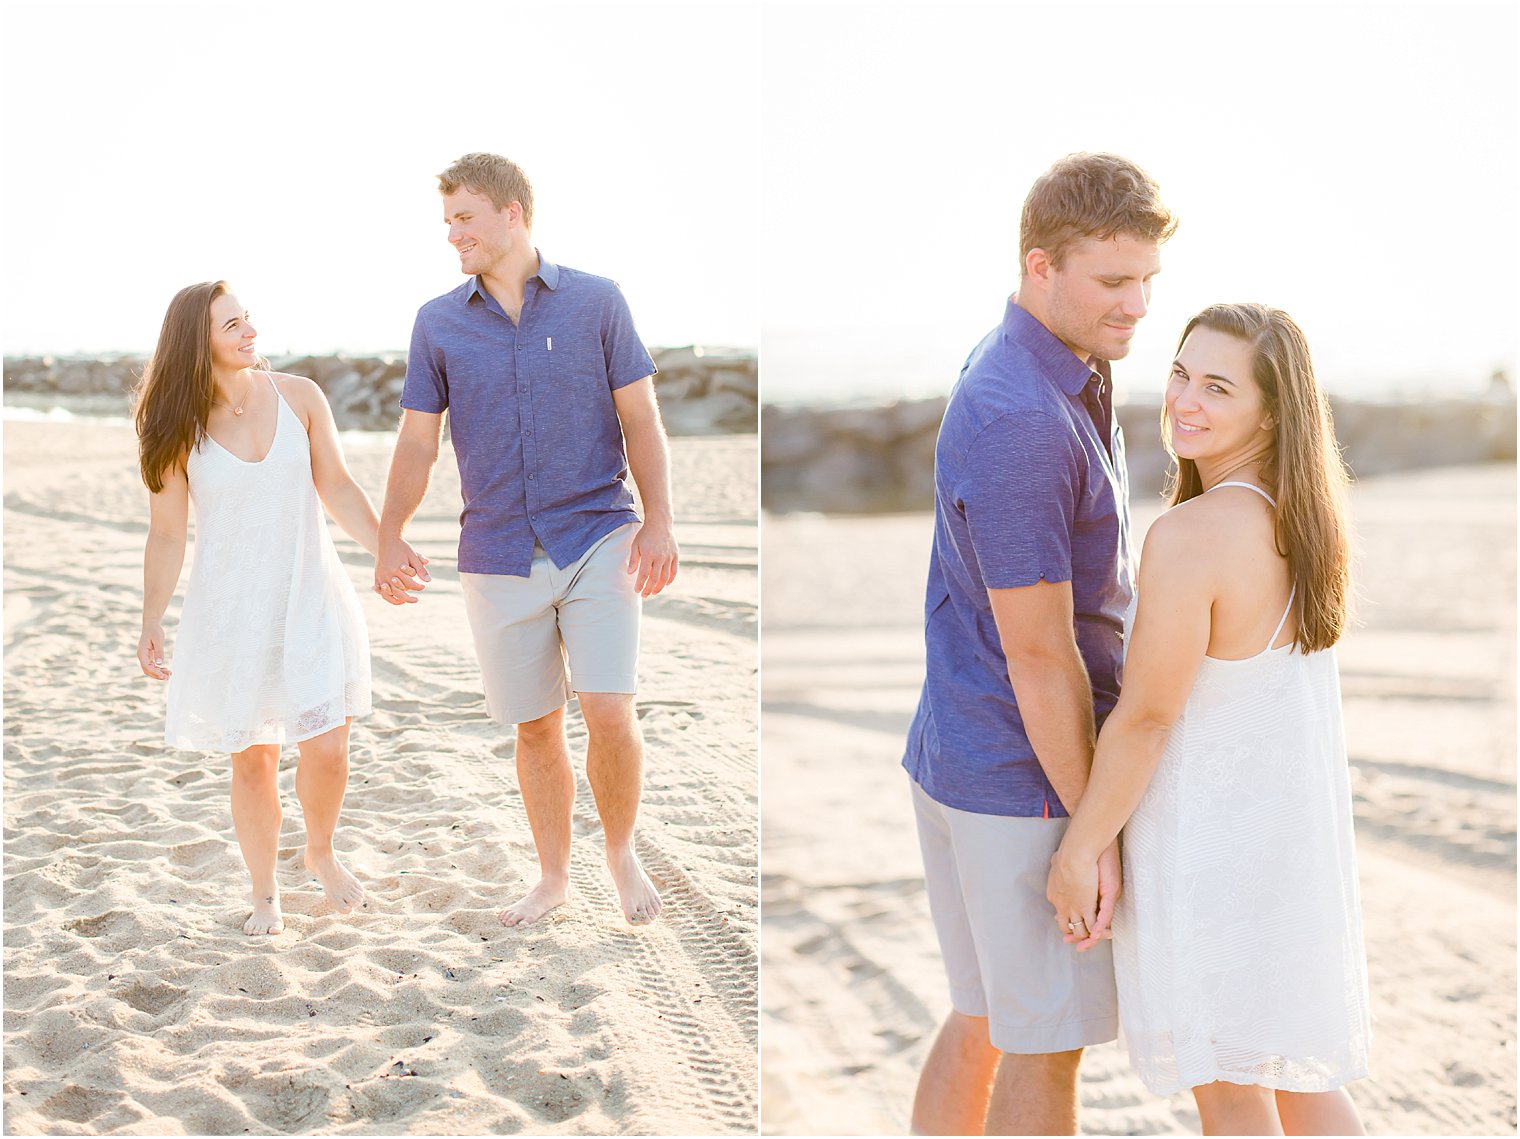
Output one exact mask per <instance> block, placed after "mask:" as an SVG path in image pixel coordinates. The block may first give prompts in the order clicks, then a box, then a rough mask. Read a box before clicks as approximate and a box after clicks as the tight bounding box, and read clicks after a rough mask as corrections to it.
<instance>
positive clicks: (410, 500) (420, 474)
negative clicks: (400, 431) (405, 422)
mask: <svg viewBox="0 0 1520 1139" xmlns="http://www.w3.org/2000/svg"><path fill="white" fill-rule="evenodd" d="M437 461H438V452H437V450H436V449H434V448H424V447H421V446H418V445H416V444H410V443H407V442H404V441H403V442H400V443H397V445H396V453H395V455H394V456H392V458H391V472H390V476H389V478H387V479H386V483H385V506H384V507H383V508H382V509H381V511H380V540H381V541H382V542H383V541H385V540H386V539H388V538H400V537H401V532H402V531H403V530H404V529H406V524H407V523H408V522H410V521H411V520H412V515H414V514H416V513H417V508H418V507H419V506H421V505H422V500H423V499H424V498H425V497H427V489H428V483H429V482H430V481H431V480H432V475H433V465H434V464H435V463H436V462H437Z"/></svg>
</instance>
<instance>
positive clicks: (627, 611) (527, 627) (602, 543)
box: [459, 522, 643, 725]
mask: <svg viewBox="0 0 1520 1139" xmlns="http://www.w3.org/2000/svg"><path fill="white" fill-rule="evenodd" d="M638 527H639V524H638V523H637V522H630V523H629V524H628V525H626V526H620V527H619V528H618V529H616V530H614V531H613V532H612V533H610V534H608V535H607V536H606V537H605V538H602V539H601V540H599V541H598V542H596V543H594V544H593V545H592V547H591V548H590V549H589V550H587V551H586V552H585V553H584V554H582V555H581V556H580V557H579V558H578V559H577V560H576V561H574V562H573V563H571V564H570V565H568V566H566V567H565V568H564V569H559V568H557V567H556V566H555V564H554V563H553V562H552V561H550V560H549V555H548V554H546V553H544V551H543V550H542V549H541V548H539V547H537V546H535V547H534V550H533V565H532V567H531V569H530V570H529V571H528V576H527V577H513V576H511V575H508V574H495V573H461V574H460V575H459V584H460V587H461V590H462V591H463V593H464V607H465V612H466V614H467V615H468V616H469V619H470V632H471V634H472V635H473V636H474V638H475V655H476V657H477V658H478V659H479V660H480V675H481V679H482V680H483V681H484V684H485V692H486V713H487V714H488V715H489V716H490V717H491V719H493V720H495V721H496V722H497V723H498V724H503V725H507V724H521V723H524V722H525V721H528V720H537V719H538V718H539V717H541V716H547V715H548V714H549V713H550V712H553V711H554V710H555V709H556V708H560V707H563V705H564V704H565V702H566V701H567V700H569V699H570V697H571V695H572V693H574V692H637V691H638V666H639V617H640V614H641V611H642V605H643V599H642V598H640V597H639V595H638V593H637V591H635V589H634V587H633V585H634V581H635V575H634V574H631V573H629V572H628V568H627V567H628V553H629V550H630V548H631V547H632V545H633V537H634V535H635V534H636V533H637V532H638ZM567 664H568V670H567V667H566V666H567Z"/></svg>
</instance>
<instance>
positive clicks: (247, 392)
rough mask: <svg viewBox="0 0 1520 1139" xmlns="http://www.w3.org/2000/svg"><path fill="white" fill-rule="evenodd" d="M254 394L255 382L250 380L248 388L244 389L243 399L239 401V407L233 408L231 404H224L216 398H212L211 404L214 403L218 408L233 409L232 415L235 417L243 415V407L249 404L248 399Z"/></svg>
mask: <svg viewBox="0 0 1520 1139" xmlns="http://www.w3.org/2000/svg"><path fill="white" fill-rule="evenodd" d="M252 394H253V380H252V379H251V378H250V379H249V381H248V386H247V387H246V388H244V389H243V398H242V399H240V400H238V401H237V405H236V406H233V405H232V404H230V403H223V402H222V401H221V400H219V399H217V398H216V397H215V396H212V397H211V402H212V403H214V404H216V406H217V407H230V408H232V414H233V415H242V414H243V405H244V404H245V403H247V402H248V397H249V396H251V395H252Z"/></svg>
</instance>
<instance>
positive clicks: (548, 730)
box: [517, 707, 565, 748]
mask: <svg viewBox="0 0 1520 1139" xmlns="http://www.w3.org/2000/svg"><path fill="white" fill-rule="evenodd" d="M564 738H565V709H564V708H563V707H559V708H556V709H554V711H552V712H550V713H549V714H548V715H547V716H540V717H538V719H536V720H524V721H523V722H522V723H520V724H518V725H517V743H518V746H519V747H524V746H526V747H529V748H533V747H543V746H546V745H551V744H555V743H558V742H559V741H560V740H563V739H564Z"/></svg>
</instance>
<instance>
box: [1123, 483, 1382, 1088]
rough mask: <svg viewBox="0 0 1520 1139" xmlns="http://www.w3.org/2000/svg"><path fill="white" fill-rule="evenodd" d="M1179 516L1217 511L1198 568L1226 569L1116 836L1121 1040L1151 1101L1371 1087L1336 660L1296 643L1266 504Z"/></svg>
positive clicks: (1223, 490)
mask: <svg viewBox="0 0 1520 1139" xmlns="http://www.w3.org/2000/svg"><path fill="white" fill-rule="evenodd" d="M1226 495H1229V496H1230V497H1229V498H1226V497H1225V496H1226ZM1247 496H1250V497H1251V498H1254V499H1258V500H1260V509H1257V508H1256V507H1255V506H1254V505H1253V504H1252V503H1250V502H1247V501H1245V499H1246V497H1247ZM1204 499H1209V500H1211V501H1209V502H1205V501H1204ZM1195 504H1196V506H1195ZM1182 508H1193V509H1195V511H1197V512H1198V514H1199V515H1202V513H1203V511H1205V510H1206V511H1207V512H1208V514H1207V517H1195V518H1194V519H1193V521H1194V522H1195V523H1199V522H1207V523H1208V524H1209V526H1210V531H1211V532H1212V533H1214V534H1215V535H1216V541H1214V542H1213V543H1211V545H1210V547H1209V549H1207V550H1206V551H1200V555H1199V573H1200V575H1201V576H1202V575H1209V574H1219V575H1220V576H1219V577H1218V578H1216V579H1215V581H1216V583H1217V588H1216V591H1215V594H1214V597H1215V601H1214V605H1213V608H1212V612H1211V625H1210V637H1209V651H1208V653H1207V655H1206V656H1205V657H1204V659H1203V661H1202V662H1201V664H1200V665H1199V669H1198V673H1197V676H1196V678H1195V680H1194V682H1193V687H1192V690H1191V692H1190V693H1189V694H1188V698H1187V703H1186V706H1185V708H1184V709H1183V712H1182V714H1181V716H1180V717H1178V719H1177V720H1176V722H1175V723H1174V724H1173V726H1172V729H1171V732H1170V734H1169V736H1168V738H1167V742H1166V747H1165V750H1164V752H1163V754H1162V757H1161V761H1160V763H1159V765H1158V767H1157V769H1156V772H1155V775H1154V776H1153V777H1152V779H1151V782H1150V785H1149V787H1148V788H1147V790H1146V792H1145V796H1144V798H1143V799H1142V800H1141V802H1140V805H1139V806H1138V807H1137V808H1136V810H1135V812H1134V814H1133V815H1131V817H1130V820H1129V822H1128V824H1127V825H1126V826H1125V829H1124V857H1125V871H1124V876H1125V892H1124V894H1123V895H1122V896H1121V898H1120V902H1119V908H1118V910H1117V912H1116V913H1115V916H1114V969H1115V974H1116V976H1117V978H1118V981H1119V994H1120V1006H1121V1009H1120V1011H1121V1018H1122V1021H1123V1024H1124V1032H1125V1037H1126V1040H1127V1043H1128V1045H1129V1049H1130V1055H1131V1059H1132V1061H1133V1062H1134V1064H1135V1067H1136V1069H1137V1071H1139V1072H1140V1074H1141V1076H1142V1077H1143V1078H1144V1080H1145V1082H1146V1084H1147V1086H1149V1087H1151V1088H1152V1090H1155V1091H1160V1092H1170V1091H1176V1090H1180V1089H1181V1088H1186V1087H1193V1086H1197V1085H1199V1084H1204V1083H1210V1082H1213V1081H1215V1080H1226V1081H1230V1082H1236V1083H1257V1084H1265V1085H1266V1086H1269V1087H1274V1088H1281V1089H1286V1090H1290V1091H1303V1092H1316V1091H1325V1090H1328V1089H1330V1088H1332V1087H1337V1086H1340V1085H1341V1084H1343V1083H1345V1082H1347V1081H1348V1080H1350V1079H1355V1078H1357V1077H1359V1076H1361V1075H1365V1074H1366V1057H1367V1047H1368V1039H1369V1021H1368V1015H1367V981H1366V966H1365V957H1364V954H1363V949H1362V930H1361V916H1360V915H1361V908H1360V905H1359V904H1358V900H1357V890H1358V886H1357V876H1356V860H1355V852H1354V846H1353V841H1352V820H1351V796H1350V786H1349V781H1348V778H1347V771H1346V753H1345V741H1344V735H1343V731H1342V725H1341V710H1340V683H1339V677H1338V673H1337V670H1336V662H1335V653H1334V651H1333V650H1322V651H1319V652H1313V653H1308V654H1304V653H1301V652H1298V651H1297V649H1296V647H1295V646H1294V644H1293V640H1292V635H1291V634H1292V614H1291V610H1292V607H1293V606H1292V597H1293V593H1294V587H1293V585H1292V584H1291V583H1290V582H1289V581H1288V571H1287V559H1286V558H1283V557H1282V556H1280V555H1278V554H1277V553H1276V550H1275V544H1274V539H1273V537H1272V534H1273V530H1274V526H1273V507H1272V506H1271V505H1270V499H1269V498H1268V497H1267V496H1266V494H1265V492H1263V491H1261V490H1260V489H1259V488H1255V487H1225V484H1220V487H1219V488H1216V489H1215V490H1214V491H1211V492H1210V493H1209V494H1207V495H1204V496H1201V498H1199V499H1194V500H1192V501H1190V502H1189V503H1187V504H1184V507H1182ZM1179 509H1181V508H1179ZM1274 630H1275V631H1274Z"/></svg>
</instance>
